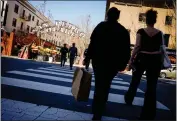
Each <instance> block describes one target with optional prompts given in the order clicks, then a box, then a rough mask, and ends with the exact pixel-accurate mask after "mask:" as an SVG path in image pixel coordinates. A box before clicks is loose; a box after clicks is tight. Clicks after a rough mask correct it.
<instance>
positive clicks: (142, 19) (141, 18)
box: [139, 13, 146, 22]
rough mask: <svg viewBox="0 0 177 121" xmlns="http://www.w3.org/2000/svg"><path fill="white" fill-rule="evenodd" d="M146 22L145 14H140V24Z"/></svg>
mask: <svg viewBox="0 0 177 121" xmlns="http://www.w3.org/2000/svg"><path fill="white" fill-rule="evenodd" d="M145 20H146V16H145V13H140V14H139V22H145Z"/></svg>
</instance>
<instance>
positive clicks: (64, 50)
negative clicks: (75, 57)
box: [60, 44, 68, 67]
mask: <svg viewBox="0 0 177 121" xmlns="http://www.w3.org/2000/svg"><path fill="white" fill-rule="evenodd" d="M60 52H61V67H62V66H65V62H66V60H67V54H68V48H67V47H66V44H64V47H62V48H61V50H60Z"/></svg>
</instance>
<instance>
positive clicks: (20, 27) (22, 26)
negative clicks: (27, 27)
mask: <svg viewBox="0 0 177 121" xmlns="http://www.w3.org/2000/svg"><path fill="white" fill-rule="evenodd" d="M20 29H21V30H23V22H22V23H21V27H20Z"/></svg>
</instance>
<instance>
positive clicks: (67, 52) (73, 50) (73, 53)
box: [60, 43, 78, 70]
mask: <svg viewBox="0 0 177 121" xmlns="http://www.w3.org/2000/svg"><path fill="white" fill-rule="evenodd" d="M60 52H61V67H63V66H64V65H65V62H66V61H67V57H69V60H70V70H72V68H73V64H74V61H75V58H76V57H77V55H78V54H77V47H76V46H75V43H73V44H72V47H70V48H69V49H68V48H67V47H66V44H64V47H62V48H61V50H60Z"/></svg>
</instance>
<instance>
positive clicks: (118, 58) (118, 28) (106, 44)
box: [85, 21, 130, 72]
mask: <svg viewBox="0 0 177 121" xmlns="http://www.w3.org/2000/svg"><path fill="white" fill-rule="evenodd" d="M90 39H91V42H90V44H89V48H88V52H87V56H86V59H85V61H87V60H88V59H92V65H93V66H94V67H95V68H98V69H104V70H107V71H110V69H111V70H112V71H114V72H115V71H122V70H124V69H125V67H126V65H127V63H128V61H129V59H130V35H129V32H128V31H127V29H125V27H123V26H122V25H121V24H119V23H118V22H109V21H105V22H101V23H99V24H98V25H97V26H96V27H95V29H94V31H93V33H92V35H91V38H90Z"/></svg>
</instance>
